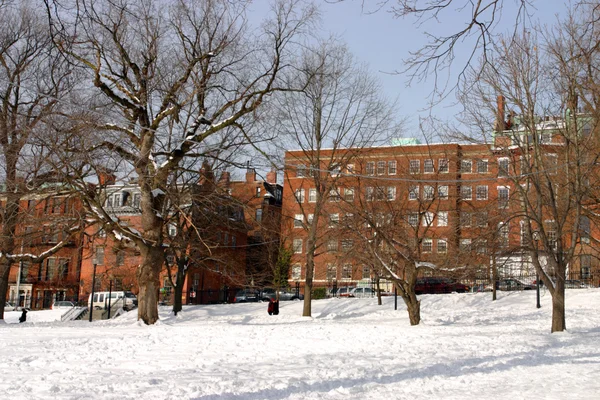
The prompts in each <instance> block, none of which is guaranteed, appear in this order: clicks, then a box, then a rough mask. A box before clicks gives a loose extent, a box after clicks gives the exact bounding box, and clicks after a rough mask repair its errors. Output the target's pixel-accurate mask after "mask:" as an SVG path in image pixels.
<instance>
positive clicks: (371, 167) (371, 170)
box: [366, 161, 375, 175]
mask: <svg viewBox="0 0 600 400" xmlns="http://www.w3.org/2000/svg"><path fill="white" fill-rule="evenodd" d="M366 173H367V175H375V161H368V162H367V166H366Z"/></svg>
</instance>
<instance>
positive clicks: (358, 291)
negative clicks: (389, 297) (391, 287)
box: [350, 287, 376, 298]
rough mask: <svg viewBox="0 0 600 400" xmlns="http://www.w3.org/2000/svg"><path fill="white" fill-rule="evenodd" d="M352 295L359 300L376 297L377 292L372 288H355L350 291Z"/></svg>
mask: <svg viewBox="0 0 600 400" xmlns="http://www.w3.org/2000/svg"><path fill="white" fill-rule="evenodd" d="M350 293H351V294H352V295H353V296H354V297H358V298H364V297H375V294H376V292H375V290H373V289H371V288H370V287H357V288H354V289H352V290H351V291H350Z"/></svg>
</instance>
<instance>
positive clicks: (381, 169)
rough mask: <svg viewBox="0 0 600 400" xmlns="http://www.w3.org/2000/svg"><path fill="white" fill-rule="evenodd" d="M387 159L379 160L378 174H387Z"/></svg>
mask: <svg viewBox="0 0 600 400" xmlns="http://www.w3.org/2000/svg"><path fill="white" fill-rule="evenodd" d="M385 164H386V162H385V161H377V175H385Z"/></svg>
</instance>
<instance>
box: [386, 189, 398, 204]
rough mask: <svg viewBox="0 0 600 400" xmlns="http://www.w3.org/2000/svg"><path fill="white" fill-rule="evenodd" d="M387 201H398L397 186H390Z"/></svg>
mask: <svg viewBox="0 0 600 400" xmlns="http://www.w3.org/2000/svg"><path fill="white" fill-rule="evenodd" d="M387 199H388V200H390V201H392V200H396V186H388V188H387Z"/></svg>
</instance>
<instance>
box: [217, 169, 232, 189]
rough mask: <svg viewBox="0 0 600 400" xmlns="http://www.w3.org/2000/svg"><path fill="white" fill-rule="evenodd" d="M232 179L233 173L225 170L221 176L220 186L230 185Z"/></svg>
mask: <svg viewBox="0 0 600 400" xmlns="http://www.w3.org/2000/svg"><path fill="white" fill-rule="evenodd" d="M230 181H231V174H230V173H229V172H228V171H223V172H222V173H221V176H220V177H219V186H220V187H223V188H227V187H229V182H230Z"/></svg>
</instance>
